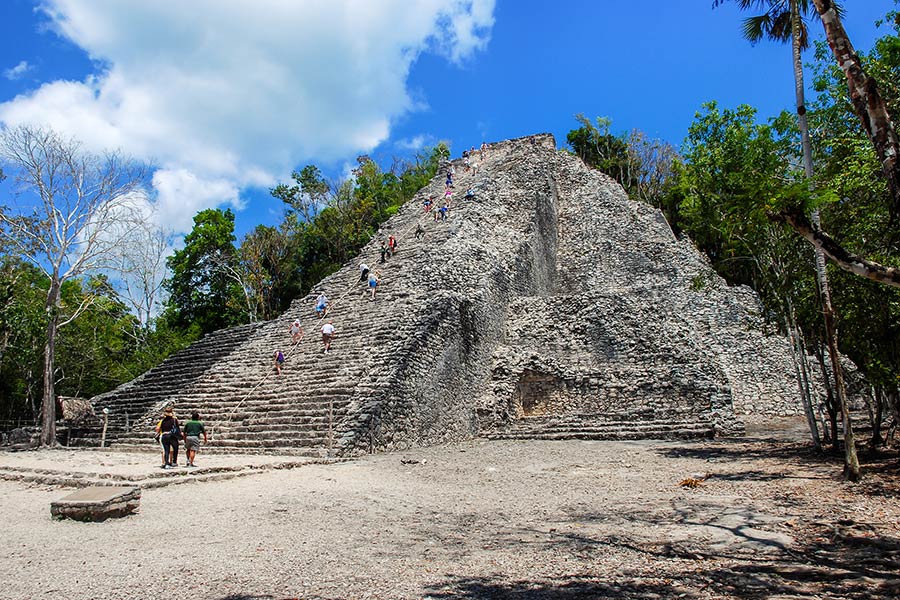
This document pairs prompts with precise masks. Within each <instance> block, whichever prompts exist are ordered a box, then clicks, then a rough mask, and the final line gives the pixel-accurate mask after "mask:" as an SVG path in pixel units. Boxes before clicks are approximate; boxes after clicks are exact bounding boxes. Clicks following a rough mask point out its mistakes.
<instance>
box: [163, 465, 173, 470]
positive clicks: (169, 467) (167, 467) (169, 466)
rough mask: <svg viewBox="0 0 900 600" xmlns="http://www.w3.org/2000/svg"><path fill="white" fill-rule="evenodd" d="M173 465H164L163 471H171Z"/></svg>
mask: <svg viewBox="0 0 900 600" xmlns="http://www.w3.org/2000/svg"><path fill="white" fill-rule="evenodd" d="M171 468H172V465H163V469H171Z"/></svg>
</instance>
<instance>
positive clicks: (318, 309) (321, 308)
mask: <svg viewBox="0 0 900 600" xmlns="http://www.w3.org/2000/svg"><path fill="white" fill-rule="evenodd" d="M323 310H325V305H324V304H316V312H322V311H323Z"/></svg>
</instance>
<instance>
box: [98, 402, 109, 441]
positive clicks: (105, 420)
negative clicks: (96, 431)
mask: <svg viewBox="0 0 900 600" xmlns="http://www.w3.org/2000/svg"><path fill="white" fill-rule="evenodd" d="M108 424H109V409H108V408H104V409H103V433H101V434H100V447H101V448H103V447H105V446H106V426H107V425H108Z"/></svg>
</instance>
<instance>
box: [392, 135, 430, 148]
mask: <svg viewBox="0 0 900 600" xmlns="http://www.w3.org/2000/svg"><path fill="white" fill-rule="evenodd" d="M430 139H431V136H425V135H417V136H414V137H411V138H403V139H401V140H397V142H396V144H395V146H397V148H400V149H401V150H421V149H422V148H424V147H425V144H427V143H428V140H430Z"/></svg>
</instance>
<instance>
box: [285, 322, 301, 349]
mask: <svg viewBox="0 0 900 600" xmlns="http://www.w3.org/2000/svg"><path fill="white" fill-rule="evenodd" d="M288 331H290V332H291V341H292V342H294V343H295V344H296V343H297V342H299V341H300V338H301V337H302V336H303V327H301V326H300V319H294V322H293V323H291V328H290V329H289V330H288Z"/></svg>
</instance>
